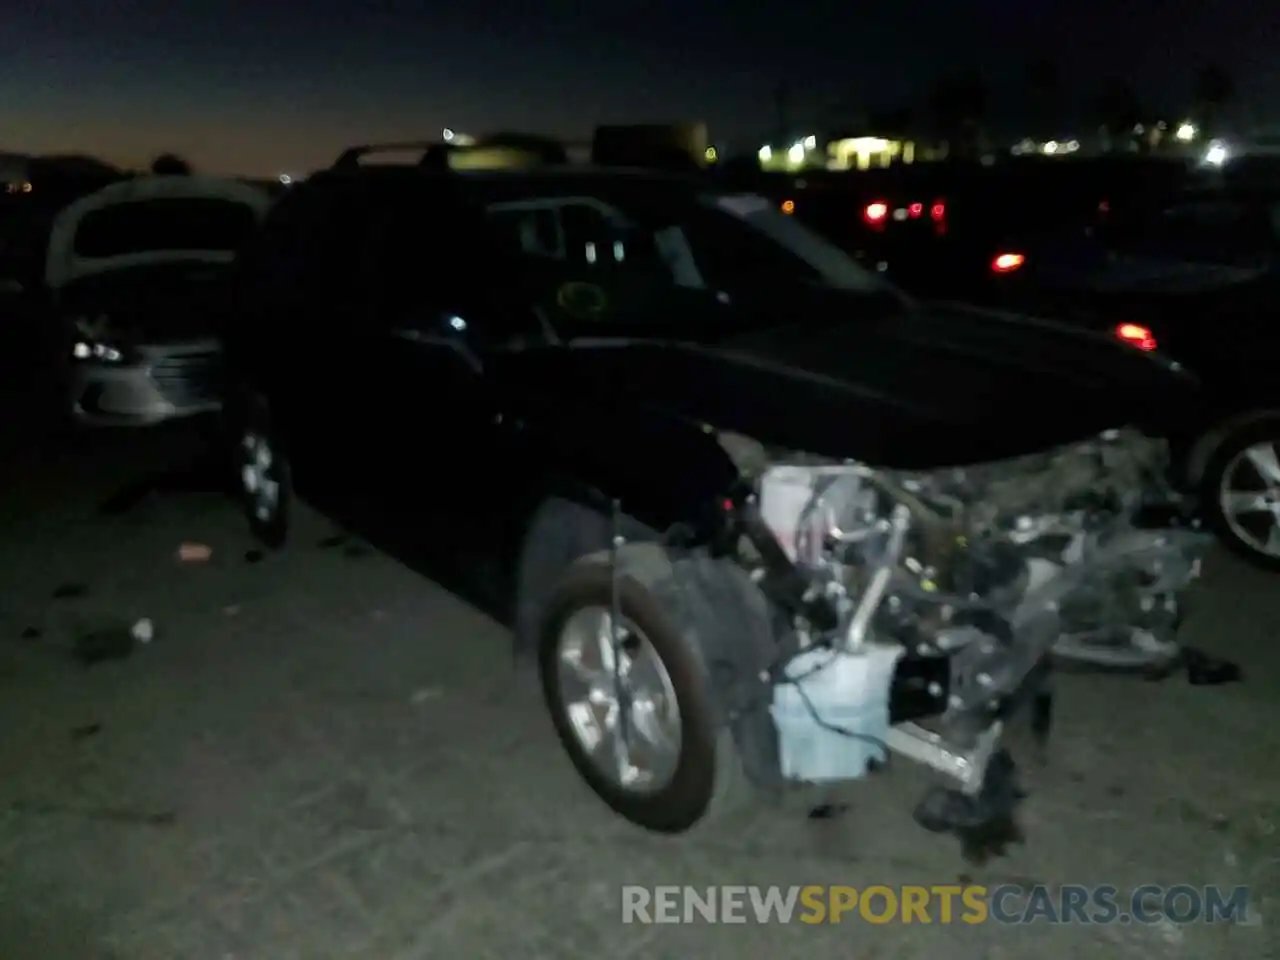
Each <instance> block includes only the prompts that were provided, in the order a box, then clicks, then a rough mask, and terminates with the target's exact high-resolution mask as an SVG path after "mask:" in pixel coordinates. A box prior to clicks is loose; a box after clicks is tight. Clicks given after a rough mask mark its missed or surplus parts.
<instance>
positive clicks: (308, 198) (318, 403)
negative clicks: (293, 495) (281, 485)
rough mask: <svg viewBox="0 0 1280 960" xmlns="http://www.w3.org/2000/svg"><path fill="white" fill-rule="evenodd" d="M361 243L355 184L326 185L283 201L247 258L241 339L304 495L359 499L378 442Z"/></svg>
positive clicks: (360, 201) (363, 233)
mask: <svg viewBox="0 0 1280 960" xmlns="http://www.w3.org/2000/svg"><path fill="white" fill-rule="evenodd" d="M303 189H304V190H306V189H307V188H303ZM366 239H367V216H366V213H365V209H364V196H363V193H362V191H361V190H360V189H359V186H358V184H356V183H352V184H345V183H340V184H325V185H324V187H323V190H319V189H317V190H310V191H307V192H300V193H299V194H298V195H296V196H295V197H291V198H289V199H288V200H286V201H285V202H283V203H282V204H281V206H280V208H279V209H278V210H277V211H276V213H275V214H273V216H272V217H271V218H270V219H269V220H268V223H267V225H266V229H265V230H264V231H263V234H262V236H261V238H260V241H259V245H258V246H259V249H256V250H251V251H250V252H249V256H250V257H252V258H254V259H258V260H260V261H261V266H260V267H259V268H258V269H257V270H256V271H254V272H255V273H257V274H258V280H257V281H256V282H254V283H252V284H251V285H250V287H249V289H247V290H246V291H245V297H246V298H247V300H246V302H245V303H244V304H242V308H243V310H244V311H245V312H246V317H245V318H244V319H243V321H242V322H241V323H240V326H241V328H242V332H241V334H240V336H241V338H242V339H243V340H245V341H246V342H247V343H248V344H249V347H248V348H247V353H248V354H249V355H250V356H253V357H254V358H255V366H256V368H257V369H256V370H255V371H254V375H253V379H254V381H255V383H256V384H259V385H262V386H263V389H264V392H265V393H266V399H267V401H268V403H269V405H270V409H271V416H272V420H273V427H274V428H275V429H277V430H278V431H280V433H281V434H282V435H283V436H284V437H285V442H286V443H287V445H288V448H289V453H290V458H291V460H292V462H293V467H294V473H295V477H294V479H295V481H296V482H297V483H298V485H299V487H300V488H301V489H302V490H303V491H304V492H305V493H309V494H312V493H313V494H317V495H321V496H326V495H343V496H348V495H352V494H354V493H358V492H359V489H358V488H360V487H361V486H362V485H363V484H364V483H365V479H366V477H367V475H368V472H367V470H366V469H365V468H363V467H360V466H359V465H361V464H364V463H365V462H366V461H367V460H368V458H369V456H370V454H371V450H372V447H373V446H374V444H375V441H376V440H377V432H376V431H374V430H371V429H370V423H371V422H376V421H374V417H373V414H374V413H375V412H376V409H377V406H376V399H375V398H374V397H373V396H372V394H371V390H370V386H371V385H376V384H377V383H378V379H379V378H378V375H377V371H376V364H377V359H378V358H377V357H376V356H375V355H374V354H373V351H372V350H371V347H372V345H373V343H372V341H371V340H370V339H369V338H368V337H366V336H365V335H364V328H365V317H366V315H367V313H368V309H369V307H368V294H369V278H368V277H367V276H366V275H365V272H364V271H365V261H364V257H363V250H364V245H365V241H366Z"/></svg>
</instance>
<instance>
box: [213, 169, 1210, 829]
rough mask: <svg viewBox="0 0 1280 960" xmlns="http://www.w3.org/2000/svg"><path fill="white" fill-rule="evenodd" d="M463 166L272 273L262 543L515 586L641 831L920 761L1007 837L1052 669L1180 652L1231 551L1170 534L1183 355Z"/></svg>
mask: <svg viewBox="0 0 1280 960" xmlns="http://www.w3.org/2000/svg"><path fill="white" fill-rule="evenodd" d="M442 150H444V148H441V147H438V146H437V147H433V148H430V149H427V150H426V152H425V154H424V162H423V163H422V164H420V165H416V166H415V165H413V164H408V165H392V164H374V163H367V162H365V161H366V160H367V159H368V158H369V156H370V155H372V154H373V153H374V152H375V151H374V150H373V149H372V148H367V149H364V150H353V151H349V152H348V153H347V154H346V155H345V156H344V160H343V162H342V163H340V164H338V165H336V166H335V167H334V168H333V169H331V170H326V171H321V172H319V173H317V174H315V175H313V176H312V177H310V178H309V179H308V180H307V181H306V182H305V183H302V184H301V185H299V186H297V187H295V188H294V189H293V190H292V191H291V192H290V193H289V194H288V195H287V196H286V197H284V198H283V199H282V200H281V201H280V203H279V204H278V206H277V207H276V208H275V209H274V211H273V213H272V214H271V215H270V217H269V218H268V220H267V222H266V224H265V226H264V228H263V230H262V232H261V235H260V236H259V237H258V238H257V240H256V241H255V242H254V243H253V244H252V246H251V248H250V249H248V250H246V251H245V253H244V255H243V258H242V262H241V265H240V266H241V270H240V274H241V276H240V283H241V284H242V295H241V298H240V303H239V308H238V310H237V312H236V315H235V316H234V317H230V318H228V325H227V330H226V345H227V356H228V360H229V363H230V366H231V369H232V372H233V380H234V383H235V384H236V386H235V387H234V391H233V396H232V397H231V398H230V402H229V404H228V411H229V412H230V415H231V417H232V423H233V425H234V430H235V438H236V448H237V457H238V463H239V466H240V468H241V469H240V476H241V478H242V487H243V491H242V492H243V497H244V503H245V509H246V511H247V514H248V518H249V522H250V523H251V525H252V527H253V529H254V530H255V531H256V532H257V534H258V535H259V536H260V537H261V538H263V539H264V540H265V541H266V542H267V543H269V544H271V545H273V546H280V545H282V544H283V543H284V542H285V540H286V537H287V532H288V524H289V505H290V503H291V502H292V498H293V497H294V496H295V491H296V492H297V494H299V495H305V496H308V497H309V498H313V499H314V500H315V501H317V502H319V503H321V504H326V505H327V504H342V505H343V507H342V509H343V511H344V512H343V513H342V516H343V517H344V518H348V519H349V522H353V523H356V524H369V525H370V529H372V528H374V527H377V526H378V525H379V524H381V525H382V526H384V527H385V526H393V527H395V528H397V529H398V531H399V532H400V534H401V535H403V536H408V537H410V538H417V540H419V541H420V542H421V543H423V544H426V545H430V546H432V547H434V548H435V549H436V550H437V551H439V552H443V553H445V554H447V555H449V556H450V557H451V558H452V560H453V562H454V564H456V565H464V564H469V563H471V562H472V561H473V560H475V559H476V558H478V557H479V556H480V555H481V554H485V555H488V556H489V557H490V558H492V557H494V556H500V555H502V554H504V552H506V551H509V552H510V553H511V554H512V560H511V567H512V569H513V570H514V573H513V575H512V578H511V579H512V590H513V592H514V594H515V596H514V602H513V604H512V609H513V610H514V613H513V617H512V619H513V621H514V626H515V643H516V647H517V653H518V655H519V656H520V658H521V659H522V661H523V662H525V663H535V664H536V665H537V667H538V672H539V675H540V679H541V684H542V687H543V690H544V693H545V698H546V703H547V707H548V709H549V711H550V713H551V716H552V718H553V720H554V722H555V725H556V728H557V730H558V732H559V735H560V738H561V740H562V741H563V743H564V745H565V748H566V750H567V751H568V753H569V755H570V757H571V758H572V760H573V763H574V764H575V766H576V767H577V769H578V770H579V772H580V773H581V775H582V776H583V777H584V778H585V779H586V780H587V781H588V782H589V783H590V785H591V786H592V787H593V788H594V789H595V791H596V792H597V793H598V794H599V795H600V796H601V797H602V798H603V799H604V800H605V801H606V802H608V803H609V804H610V805H611V806H612V807H613V808H614V809H615V810H616V811H617V812H619V813H620V814H622V815H623V816H625V817H627V818H628V819H630V820H632V821H633V822H635V823H638V824H641V825H643V826H646V827H648V828H651V829H655V830H662V831H669V832H677V831H682V830H686V829H688V828H690V827H692V826H693V825H694V824H695V823H698V822H699V821H702V820H703V819H704V818H705V817H706V816H707V815H708V813H709V812H710V811H711V810H712V808H713V807H716V808H717V809H718V808H719V805H720V804H721V802H722V801H724V800H726V799H727V798H729V797H731V796H737V795H738V791H736V790H734V789H732V784H733V783H734V782H735V780H734V774H735V773H744V774H745V778H746V781H747V782H748V783H750V784H753V785H754V786H756V787H759V788H765V789H779V788H781V787H783V786H784V785H786V784H788V783H809V784H826V783H832V782H838V781H848V780H855V779H859V778H861V777H863V776H864V775H866V773H867V772H868V770H869V769H872V768H875V767H877V766H878V763H877V761H880V760H882V759H884V757H885V755H886V752H887V751H892V752H895V753H899V754H901V755H904V756H907V757H909V758H911V759H913V760H916V761H920V762H922V763H925V764H926V765H928V766H930V767H932V768H933V769H935V770H936V771H938V772H939V774H940V775H941V776H942V777H943V779H944V781H945V782H944V783H943V784H940V785H939V786H938V788H937V790H935V791H934V792H932V793H930V794H929V796H928V797H927V798H926V799H925V800H924V801H922V806H921V808H920V809H919V811H918V816H919V817H920V819H921V821H922V822H923V823H925V824H926V825H928V826H930V827H931V828H935V829H945V828H948V827H954V826H957V825H965V824H970V825H971V824H973V823H975V822H980V821H982V820H984V819H985V818H987V817H990V816H994V815H1005V814H1007V813H1008V810H1007V806H1008V804H1010V803H1012V802H1013V798H1014V797H1016V796H1017V795H1018V794H1017V791H1016V790H1015V789H1014V787H1013V784H1012V783H1011V782H1010V778H1011V777H1012V776H1013V774H1012V770H1013V767H1012V764H1011V762H1010V756H1009V754H1008V753H1007V752H1006V751H1005V749H1004V747H1003V746H1002V745H1001V743H1000V737H1001V731H1002V730H1006V729H1007V728H1008V724H1009V722H1010V721H1011V720H1012V718H1013V716H1014V715H1018V716H1021V715H1022V713H1021V712H1020V705H1021V704H1022V703H1023V702H1024V701H1026V700H1027V699H1028V698H1031V699H1035V696H1033V695H1038V694H1039V692H1040V691H1039V680H1040V678H1041V677H1042V675H1043V668H1044V665H1045V663H1046V661H1047V658H1048V656H1049V654H1050V652H1051V650H1054V651H1056V652H1057V653H1058V654H1060V655H1064V656H1076V657H1083V658H1086V659H1088V658H1089V657H1091V656H1097V657H1100V658H1102V659H1105V658H1106V657H1116V656H1122V654H1123V652H1124V651H1128V652H1129V654H1131V655H1134V656H1138V655H1142V656H1151V655H1152V647H1151V646H1150V643H1149V641H1150V639H1151V638H1152V636H1153V635H1159V636H1164V637H1167V636H1168V633H1169V631H1171V630H1172V627H1173V623H1174V620H1175V618H1176V599H1177V596H1178V594H1179V593H1180V591H1181V590H1182V588H1183V587H1184V586H1185V585H1186V584H1187V582H1188V581H1189V580H1190V579H1191V578H1192V576H1193V575H1194V570H1195V567H1196V555H1197V553H1198V551H1199V549H1200V548H1201V546H1202V543H1203V541H1202V538H1201V537H1200V535H1199V534H1197V533H1195V532H1194V531H1189V530H1182V529H1181V528H1179V527H1176V524H1177V523H1179V522H1180V520H1179V514H1178V511H1176V510H1167V509H1166V510H1161V511H1156V512H1155V513H1154V514H1153V513H1152V509H1151V508H1152V505H1153V503H1155V502H1157V501H1158V502H1160V503H1166V502H1167V501H1169V500H1170V499H1171V498H1172V497H1173V496H1174V494H1173V492H1172V491H1171V490H1170V489H1169V488H1168V485H1167V484H1166V482H1165V476H1166V474H1165V471H1164V459H1165V456H1166V444H1165V442H1164V441H1163V440H1162V439H1160V436H1161V434H1162V433H1163V432H1166V431H1164V425H1165V424H1167V423H1169V422H1170V421H1171V420H1172V421H1173V422H1177V420H1178V418H1179V417H1180V416H1182V415H1183V414H1184V413H1185V412H1186V411H1187V410H1189V409H1190V408H1192V407H1193V406H1194V402H1195V387H1194V384H1193V383H1191V382H1190V381H1188V380H1186V379H1185V378H1184V377H1182V376H1181V375H1179V374H1178V373H1176V372H1175V371H1173V370H1171V369H1170V368H1169V367H1168V365H1166V364H1165V363H1164V362H1163V361H1162V360H1160V359H1159V358H1158V357H1155V356H1152V355H1148V354H1144V353H1143V352H1141V351H1138V350H1135V349H1132V348H1131V347H1128V346H1126V345H1124V344H1121V343H1117V342H1114V341H1113V340H1111V339H1109V338H1107V337H1102V336H1097V335H1094V334H1090V333H1086V332H1081V331H1076V330H1072V329H1068V328H1065V327H1062V328H1060V327H1056V326H1053V325H1049V324H1041V323H1033V322H1029V321H1028V322H1023V321H1019V320H1017V319H1011V318H1008V317H1001V316H993V315H982V314H970V313H959V312H954V311H952V312H948V313H947V314H945V315H943V314H936V313H923V312H921V311H920V310H918V309H917V308H915V307H914V306H913V305H912V304H911V303H910V301H909V300H907V299H906V298H905V297H904V296H902V295H901V294H900V293H899V292H898V291H896V290H895V289H893V288H892V287H889V286H887V285H886V284H884V283H883V282H882V281H881V280H880V279H878V278H877V277H876V276H875V275H874V274H870V273H868V272H866V271H865V270H864V269H862V268H861V267H859V266H858V265H857V264H856V263H855V262H853V261H852V260H851V259H850V258H849V257H848V256H846V255H845V254H843V253H841V252H840V251H839V250H837V249H835V248H834V247H833V246H831V245H830V244H828V243H827V242H826V241H824V240H822V239H820V238H819V237H817V236H816V235H814V234H813V233H811V232H810V231H808V230H807V229H806V228H805V227H803V226H802V225H800V224H799V223H797V222H796V221H795V220H794V219H793V218H790V217H787V216H785V215H783V214H782V213H780V212H779V211H778V210H777V207H776V204H774V203H772V202H770V201H766V200H764V199H762V198H759V197H755V196H749V195H739V194H733V193H728V192H721V191H717V190H716V189H713V188H712V187H710V186H709V185H708V183H707V182H706V181H704V180H698V179H682V178H680V177H676V176H664V175H658V174H647V173H640V172H634V171H623V170H606V169H593V168H587V167H567V166H566V167H552V166H539V167H529V168H525V169H517V170H504V171H493V170H488V171H485V170H475V169H472V170H466V171H464V170H462V169H459V168H461V167H465V166H468V164H454V163H452V162H451V161H450V159H449V158H450V156H451V155H450V154H449V153H448V151H447V150H446V151H445V152H444V154H442V152H441V151H442ZM442 156H443V157H444V160H443V162H442V159H441V158H442ZM335 509H337V508H336V507H335ZM1153 516H1156V517H1157V519H1156V520H1154V521H1153V520H1152V519H1151V518H1152V517H1153ZM1144 517H1145V518H1146V519H1144ZM351 518H354V519H351ZM1153 524H1154V525H1155V527H1158V528H1154V529H1153V528H1152V526H1153ZM1144 525H1145V526H1144ZM358 530H359V531H360V532H364V528H363V527H358ZM501 567H502V563H501V562H496V563H495V565H494V566H493V567H492V569H494V570H497V569H500V568H501ZM494 575H495V576H497V574H496V573H495V574H494ZM1113 600H1115V601H1118V602H1112V601H1113ZM1157 601H1158V602H1157ZM1099 610H1102V611H1106V613H1105V614H1104V615H1101V616H1100V615H1098V614H1097V611H1099ZM1121 611H1123V613H1122V612H1121ZM1131 636H1132V637H1137V636H1141V637H1143V638H1145V641H1144V644H1143V645H1142V647H1141V648H1140V649H1139V648H1136V647H1132V646H1126V643H1127V640H1128V638H1130V637H1131ZM1117 641H1118V642H1117ZM1161 649H1162V650H1163V651H1164V652H1165V653H1167V652H1168V650H1169V648H1168V647H1164V648H1161ZM1100 651H1103V652H1100ZM924 724H927V726H926V725H924Z"/></svg>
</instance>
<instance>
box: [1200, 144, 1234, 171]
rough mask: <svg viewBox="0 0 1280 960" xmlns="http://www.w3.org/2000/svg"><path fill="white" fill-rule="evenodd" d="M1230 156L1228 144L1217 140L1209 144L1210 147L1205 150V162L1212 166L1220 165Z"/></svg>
mask: <svg viewBox="0 0 1280 960" xmlns="http://www.w3.org/2000/svg"><path fill="white" fill-rule="evenodd" d="M1230 156H1231V152H1230V151H1229V150H1227V146H1226V144H1224V143H1218V142H1216V141H1215V142H1214V143H1211V144H1209V149H1208V150H1206V151H1205V152H1204V162H1205V163H1207V164H1208V165H1209V166H1211V167H1220V166H1222V165H1223V164H1224V163H1226V162H1227V160H1228V159H1229V158H1230Z"/></svg>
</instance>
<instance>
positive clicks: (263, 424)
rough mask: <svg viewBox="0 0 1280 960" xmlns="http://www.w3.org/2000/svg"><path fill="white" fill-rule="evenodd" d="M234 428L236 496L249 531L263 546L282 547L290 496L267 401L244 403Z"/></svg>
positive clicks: (287, 473)
mask: <svg viewBox="0 0 1280 960" xmlns="http://www.w3.org/2000/svg"><path fill="white" fill-rule="evenodd" d="M238 420H239V426H238V428H237V429H236V430H235V431H234V433H233V435H234V436H235V443H236V449H235V456H236V466H237V476H238V478H239V484H238V486H239V495H240V500H241V503H242V504H243V508H244V513H245V518H246V519H247V520H248V521H249V530H250V531H251V532H252V533H253V535H254V537H255V538H257V539H258V540H259V541H260V542H261V543H262V544H263V545H264V546H267V547H270V548H272V549H277V548H279V547H282V546H284V543H285V540H286V539H287V538H288V534H289V507H290V504H291V501H292V498H293V483H292V474H291V471H290V469H289V460H288V458H287V457H286V456H285V453H284V449H283V447H282V446H281V445H280V443H279V437H278V436H277V434H276V433H275V431H274V430H273V429H272V425H271V415H270V411H269V409H268V408H267V405H266V402H265V401H262V400H259V399H256V398H255V399H254V400H252V401H250V402H249V403H248V404H246V407H245V410H244V413H243V416H242V417H240V418H238Z"/></svg>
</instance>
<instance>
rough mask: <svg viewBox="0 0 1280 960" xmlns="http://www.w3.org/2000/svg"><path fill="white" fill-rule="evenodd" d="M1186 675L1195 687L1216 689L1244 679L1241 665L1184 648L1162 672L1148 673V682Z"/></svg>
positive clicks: (1192, 648) (1190, 648) (1193, 649)
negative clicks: (1181, 674) (1180, 674)
mask: <svg viewBox="0 0 1280 960" xmlns="http://www.w3.org/2000/svg"><path fill="white" fill-rule="evenodd" d="M1179 673H1184V674H1185V675H1186V678H1187V683H1189V684H1191V686H1193V687H1216V686H1221V685H1222V684H1224V683H1239V682H1241V681H1242V680H1243V679H1244V671H1243V670H1241V669H1240V664H1238V663H1236V662H1234V661H1232V660H1227V659H1224V658H1222V657H1213V656H1210V655H1209V654H1207V653H1205V652H1204V651H1203V650H1197V649H1196V648H1195V647H1184V648H1183V649H1182V650H1181V651H1180V653H1179V654H1178V656H1177V657H1176V658H1175V659H1174V660H1173V661H1171V662H1170V663H1168V664H1167V665H1165V666H1164V667H1163V668H1162V669H1160V670H1155V671H1150V672H1148V673H1147V675H1146V676H1147V679H1148V680H1153V681H1154V680H1167V679H1168V678H1169V677H1172V676H1173V675H1174V674H1179Z"/></svg>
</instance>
